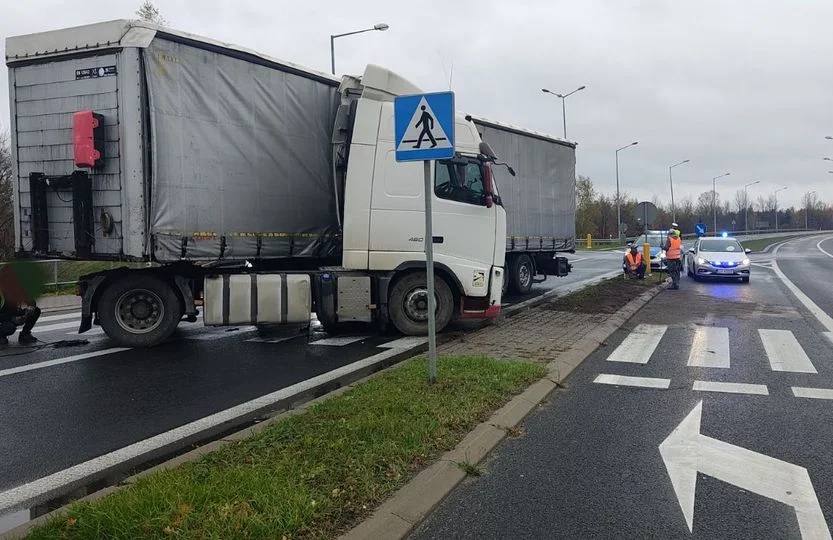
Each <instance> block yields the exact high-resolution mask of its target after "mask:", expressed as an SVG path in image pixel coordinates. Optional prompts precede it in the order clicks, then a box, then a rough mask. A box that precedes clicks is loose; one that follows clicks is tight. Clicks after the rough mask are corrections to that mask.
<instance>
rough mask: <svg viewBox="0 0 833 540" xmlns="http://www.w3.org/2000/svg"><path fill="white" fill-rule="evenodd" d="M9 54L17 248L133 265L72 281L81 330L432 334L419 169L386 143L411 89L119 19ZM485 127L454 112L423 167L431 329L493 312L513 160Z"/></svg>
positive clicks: (14, 40) (147, 340)
mask: <svg viewBox="0 0 833 540" xmlns="http://www.w3.org/2000/svg"><path fill="white" fill-rule="evenodd" d="M6 64H7V66H8V70H9V90H10V105H11V140H12V155H13V166H14V170H15V177H14V181H13V190H14V195H13V196H14V202H15V205H14V206H15V208H14V210H15V216H14V221H15V238H16V252H17V255H18V256H20V257H38V258H64V259H80V260H114V261H127V262H132V263H144V264H142V265H140V266H141V267H136V266H135V265H134V266H130V267H122V268H116V269H113V270H108V271H103V272H96V273H93V274H89V275H85V276H82V277H81V279H80V280H79V282H78V291H77V293H78V294H79V295H80V296H81V309H82V317H81V323H80V328H79V332H80V333H84V332H86V331H87V330H89V329H90V328H91V327H92V325H93V324H97V325H100V326H101V327H102V328H103V329H104V331H105V333H106V334H107V335H108V336H109V337H110V338H111V339H113V340H114V341H115V342H117V343H118V344H120V345H123V346H130V347H147V346H154V345H157V344H159V343H161V342H163V341H164V340H165V339H167V338H168V337H169V336H170V335H171V334H172V333H173V332H174V330H175V329H176V327H177V325H178V324H179V323H180V322H181V321H182V320H186V321H189V322H196V321H197V320H198V315H199V310H200V309H201V310H202V315H203V322H204V324H206V325H211V326H224V325H241V324H249V325H257V326H260V325H271V324H305V323H308V322H309V319H310V315H311V313H313V312H314V313H315V314H316V315H317V317H318V320H319V321H320V322H321V323H322V324H323V325H324V327H325V329H326V330H328V331H334V330H337V329H338V328H339V327H340V326H341V325H343V324H344V323H349V322H365V323H376V324H379V325H382V326H388V325H393V326H394V327H395V328H396V329H397V330H398V331H400V332H402V333H404V334H406V335H421V334H424V333H426V332H427V318H428V317H427V313H428V311H427V309H428V301H427V286H426V273H425V256H424V251H423V242H424V203H423V201H424V199H423V197H424V196H425V195H426V194H425V193H423V191H424V190H423V187H422V186H423V181H422V177H423V167H422V165H421V164H419V163H400V162H397V161H396V160H395V148H394V146H395V145H394V141H393V133H394V130H393V99H394V97H395V96H397V95H403V94H414V93H420V92H421V91H420V88H419V87H417V86H416V85H415V84H413V83H411V82H410V81H408V80H406V79H404V78H403V77H401V76H400V75H398V74H396V73H394V72H392V71H390V70H388V69H385V68H383V67H380V66H376V65H368V66H367V67H366V68H365V70H364V73H363V74H362V75H361V76H350V75H346V76H343V77H334V76H332V75H329V74H325V73H321V72H318V71H315V70H311V69H308V68H305V67H302V66H298V65H296V64H293V63H290V62H286V61H283V60H279V59H275V58H272V57H270V56H267V55H264V54H261V53H258V52H256V51H252V50H248V49H245V48H241V47H238V46H235V45H231V44H227V43H222V42H218V41H215V40H212V39H209V38H205V37H201V36H196V35H193V34H189V33H186V32H181V31H178V30H174V29H171V28H166V27H159V26H157V25H154V24H150V23H145V22H139V21H128V20H116V21H107V22H103V23H96V24H91V25H86V26H81V27H74V28H65V29H59V30H54V31H49V32H42V33H37V34H30V35H24V36H16V37H10V38H8V39H7V41H6ZM482 129H483V124H481V125H480V127H478V125H477V124H476V122H475V121H474V119H473V118H472V117H470V116H466V115H462V114H460V115H458V116H457V118H456V120H455V126H454V130H455V136H456V155H455V156H454V158H452V159H450V160H443V161H438V162H433V163H432V164H431V174H432V176H433V178H434V190H433V193H431V194H428V195H429V196H431V197H432V202H433V220H434V234H433V238H432V241H433V244H434V252H435V259H434V260H435V266H434V267H435V273H436V278H437V279H436V293H435V295H436V306H437V307H436V321H437V329H438V330H442V329H443V328H444V327H445V326H447V325H448V323H449V322H450V321H452V320H453V319H484V318H485V319H489V318H494V317H497V316H498V315H499V313H500V306H501V296H502V293H503V290H504V287H503V282H504V270H503V268H504V260H505V258H506V245H505V243H506V242H508V240H505V239H506V238H507V233H506V228H507V221H506V220H507V217H506V210H505V208H504V206H505V205H504V204H503V199H502V196H503V195H502V194H499V193H498V191H497V189H496V188H495V187H494V176H495V173H496V172H497V171H499V170H500V171H504V170H506V171H508V170H509V169H510V168H509V167H501V166H499V165H500V162H498V154H497V153H496V152H495V151H494V150H493V149H492V147H491V146H490V145H489V143H488V142H485V141H484V140H483V139H482V138H481V131H482ZM479 130H480V131H479ZM495 139H497V137H495ZM510 184H511V182H507V184H506V188H505V189H506V190H507V194H508V193H509V192H510V191H511V189H512V188H511V186H510ZM507 196H508V197H511V195H507ZM558 262H559V264H560V265H561V267H562V268H563V267H565V266H566V264H565V263H566V261H564V260H560V261H558ZM556 266H558V264H556Z"/></svg>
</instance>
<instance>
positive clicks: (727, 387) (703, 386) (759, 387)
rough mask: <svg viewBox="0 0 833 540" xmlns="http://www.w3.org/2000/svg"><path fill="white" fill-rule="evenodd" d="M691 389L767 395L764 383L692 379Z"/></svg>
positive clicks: (767, 391)
mask: <svg viewBox="0 0 833 540" xmlns="http://www.w3.org/2000/svg"><path fill="white" fill-rule="evenodd" d="M692 390H694V391H698V392H724V393H726V394H754V395H759V396H768V395H769V390H768V389H767V387H766V385H765V384H747V383H731V382H719V381H694V386H693V387H692Z"/></svg>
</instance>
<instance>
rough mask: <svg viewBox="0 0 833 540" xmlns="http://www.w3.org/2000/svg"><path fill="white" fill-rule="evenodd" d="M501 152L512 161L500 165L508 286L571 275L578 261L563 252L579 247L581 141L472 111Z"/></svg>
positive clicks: (516, 288)
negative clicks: (573, 262) (578, 154)
mask: <svg viewBox="0 0 833 540" xmlns="http://www.w3.org/2000/svg"><path fill="white" fill-rule="evenodd" d="M469 116H470V118H471V119H472V121H473V122H474V124H475V125H476V126H477V129H478V131H479V133H480V136H481V138H482V139H483V140H484V141H485V142H486V143H488V144H489V146H490V147H491V148H492V150H493V151H494V152H495V153H496V154H497V155H498V156H500V158H501V159H502V160H504V161H506V162H508V163H510V164H511V165H512V167H513V168H514V170H513V171H512V172H513V173H516V174H514V175H513V176H511V177H510V176H509V174H508V172H509V171H508V169H507V168H505V167H497V168H495V170H494V183H495V186H496V188H495V189H496V192H497V193H498V194H499V195H498V198H499V200H500V202H501V204H503V206H504V208H505V209H506V259H505V263H504V264H505V269H506V271H505V276H504V280H503V291H504V294H506V292H507V289H508V290H509V291H511V292H513V293H515V294H526V293H528V292H529V291H530V289H531V288H532V285H533V283H535V282H536V281H540V280H541V278H537V277H536V276H538V275H541V276H544V277H546V276H547V275H553V276H558V277H562V276H566V275H567V274H568V273H569V272H570V271H571V270H572V267H571V265H570V264H569V262H568V260H567V258H566V257H562V256H559V255H558V254H559V253H574V252H575V247H576V143H574V142H571V141H567V140H564V139H559V138H557V137H553V136H552V135H547V134H545V133H541V132H537V131H531V130H528V129H522V128H519V127H516V126H512V125H510V124H507V123H504V122H500V121H496V120H490V119H487V118H484V117H482V116H471V115H469Z"/></svg>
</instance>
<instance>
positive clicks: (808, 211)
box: [804, 191, 816, 231]
mask: <svg viewBox="0 0 833 540" xmlns="http://www.w3.org/2000/svg"><path fill="white" fill-rule="evenodd" d="M815 194H816V192H815V191H811V192H809V193H808V194H807V208H806V209H805V210H804V230H805V231H806V230H809V228H810V224H809V220H808V219H807V216H808V215H809V214H810V195H815Z"/></svg>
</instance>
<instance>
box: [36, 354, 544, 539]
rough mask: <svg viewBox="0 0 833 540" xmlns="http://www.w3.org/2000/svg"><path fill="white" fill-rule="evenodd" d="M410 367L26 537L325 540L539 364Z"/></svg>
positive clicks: (450, 362) (458, 360) (480, 361)
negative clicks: (432, 370) (431, 378)
mask: <svg viewBox="0 0 833 540" xmlns="http://www.w3.org/2000/svg"><path fill="white" fill-rule="evenodd" d="M427 372H428V368H427V362H426V360H425V359H424V358H422V359H418V360H413V361H410V362H408V363H406V364H405V365H403V366H401V367H399V368H397V369H392V370H390V371H388V372H386V373H383V374H381V375H379V376H378V377H375V378H373V379H371V380H369V381H368V382H366V383H364V384H361V385H359V386H357V387H355V388H353V389H351V390H349V391H348V392H345V393H344V394H342V395H339V396H336V397H333V398H331V399H328V400H325V401H322V402H321V403H318V404H316V405H315V406H313V407H311V408H310V410H309V411H308V412H307V413H305V414H302V415H298V416H290V417H287V418H284V419H283V420H281V421H279V422H277V423H275V424H274V425H271V426H269V427H267V428H265V429H264V430H263V431H261V432H259V433H258V434H256V435H253V436H252V437H250V438H248V439H245V440H242V441H239V442H234V443H230V444H228V445H226V446H224V447H222V448H220V449H219V450H217V451H215V452H212V453H209V454H206V455H205V456H203V457H201V458H200V459H198V460H196V461H193V462H190V463H186V464H184V465H182V466H180V467H178V468H175V469H169V470H163V471H159V472H156V473H153V474H150V475H148V476H145V477H142V478H140V479H139V480H138V481H137V482H136V483H135V484H133V485H132V486H129V487H125V488H124V489H122V490H120V491H117V492H115V493H113V494H111V495H109V496H106V497H104V498H101V499H99V500H96V501H92V502H89V503H77V504H75V505H73V506H71V507H70V508H69V509H68V510H67V511H66V512H65V513H63V514H61V515H59V516H56V517H54V518H53V519H51V520H50V521H48V522H47V523H46V524H44V525H42V526H41V527H38V528H35V529H33V530H32V531H31V533H30V535H29V538H130V539H133V538H278V539H280V538H282V537H285V538H291V539H297V538H332V537H335V536H337V535H338V534H339V533H342V532H344V531H346V530H348V529H349V528H350V527H351V526H353V525H355V524H357V523H358V522H359V521H360V520H361V519H362V518H364V517H367V516H368V515H369V514H370V512H371V511H372V510H373V507H374V506H376V505H378V504H379V503H381V502H382V501H384V500H385V499H386V498H387V497H388V496H389V495H390V494H391V493H392V492H393V491H395V490H396V489H398V488H400V487H401V486H403V485H404V484H405V483H406V482H407V481H408V480H409V479H410V478H411V477H412V476H414V475H415V474H416V473H417V472H419V470H421V469H422V468H423V467H424V466H425V465H426V464H428V463H429V462H431V461H432V460H434V459H435V458H436V457H438V456H439V455H441V453H443V452H445V451H447V450H449V449H451V448H453V447H454V446H455V444H457V443H458V442H459V441H460V440H461V439H462V438H463V437H464V436H465V434H466V433H467V432H468V431H469V430H470V429H471V428H472V427H474V426H475V425H476V424H478V423H479V422H482V421H484V420H485V419H487V418H488V417H489V415H490V414H491V413H492V412H493V411H494V410H496V409H497V408H499V407H500V406H502V405H503V404H504V403H506V402H507V401H508V400H509V399H510V397H511V396H513V395H514V394H516V393H519V392H520V391H521V390H523V389H524V388H526V387H527V386H528V385H529V384H531V383H532V382H533V381H535V380H537V379H539V378H541V377H542V376H543V375H544V374H545V370H544V368H543V367H541V366H537V365H533V364H528V363H521V362H501V361H495V360H491V359H488V358H485V357H449V358H441V359H440V360H439V362H438V374H439V376H438V381H437V383H436V384H434V385H430V384H428V382H427Z"/></svg>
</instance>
